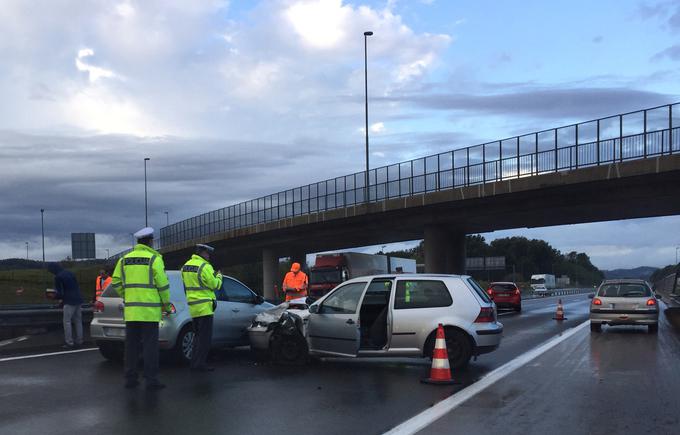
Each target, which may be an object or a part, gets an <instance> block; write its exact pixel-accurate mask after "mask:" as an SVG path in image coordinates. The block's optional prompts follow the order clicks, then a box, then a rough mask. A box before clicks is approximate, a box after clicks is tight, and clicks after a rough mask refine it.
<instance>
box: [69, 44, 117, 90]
mask: <svg viewBox="0 0 680 435" xmlns="http://www.w3.org/2000/svg"><path fill="white" fill-rule="evenodd" d="M91 56H94V50H92V49H90V48H83V49H80V50H78V56H77V57H76V68H78V70H79V71H85V72H87V73H88V74H89V76H88V77H89V79H90V82H92V83H94V82H96V81H97V80H99V79H100V78H102V77H104V78H112V77H116V74H115V73H114V72H113V71H111V70H107V69H105V68H100V67H97V66H94V65H90V64H88V63H86V62H85V61H84V59H85V58H87V57H91Z"/></svg>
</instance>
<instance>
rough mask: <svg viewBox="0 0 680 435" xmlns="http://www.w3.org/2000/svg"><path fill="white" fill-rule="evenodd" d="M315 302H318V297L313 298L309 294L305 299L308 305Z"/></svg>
mask: <svg viewBox="0 0 680 435" xmlns="http://www.w3.org/2000/svg"><path fill="white" fill-rule="evenodd" d="M314 302H316V298H313V297H311V296H307V299H305V303H306V304H307V305H312V304H313V303H314Z"/></svg>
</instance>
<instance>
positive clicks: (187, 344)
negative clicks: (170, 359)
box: [172, 324, 195, 365]
mask: <svg viewBox="0 0 680 435" xmlns="http://www.w3.org/2000/svg"><path fill="white" fill-rule="evenodd" d="M194 336H195V335H194V329H193V328H192V326H191V324H189V325H186V326H185V327H184V328H182V330H181V331H180V333H179V335H177V341H176V342H175V347H174V348H173V350H172V353H173V356H174V358H175V361H177V362H179V363H180V364H184V365H188V364H189V363H191V354H192V353H193V344H194Z"/></svg>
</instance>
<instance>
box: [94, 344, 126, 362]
mask: <svg viewBox="0 0 680 435" xmlns="http://www.w3.org/2000/svg"><path fill="white" fill-rule="evenodd" d="M97 347H98V348H99V353H100V354H101V355H102V356H103V357H104V358H106V359H107V360H109V361H114V362H122V361H123V355H124V354H125V350H124V349H125V345H124V343H123V342H115V341H98V342H97Z"/></svg>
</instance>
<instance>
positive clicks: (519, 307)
mask: <svg viewBox="0 0 680 435" xmlns="http://www.w3.org/2000/svg"><path fill="white" fill-rule="evenodd" d="M515 312H517V313H521V312H522V304H519V305H517V306H516V307H515Z"/></svg>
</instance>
